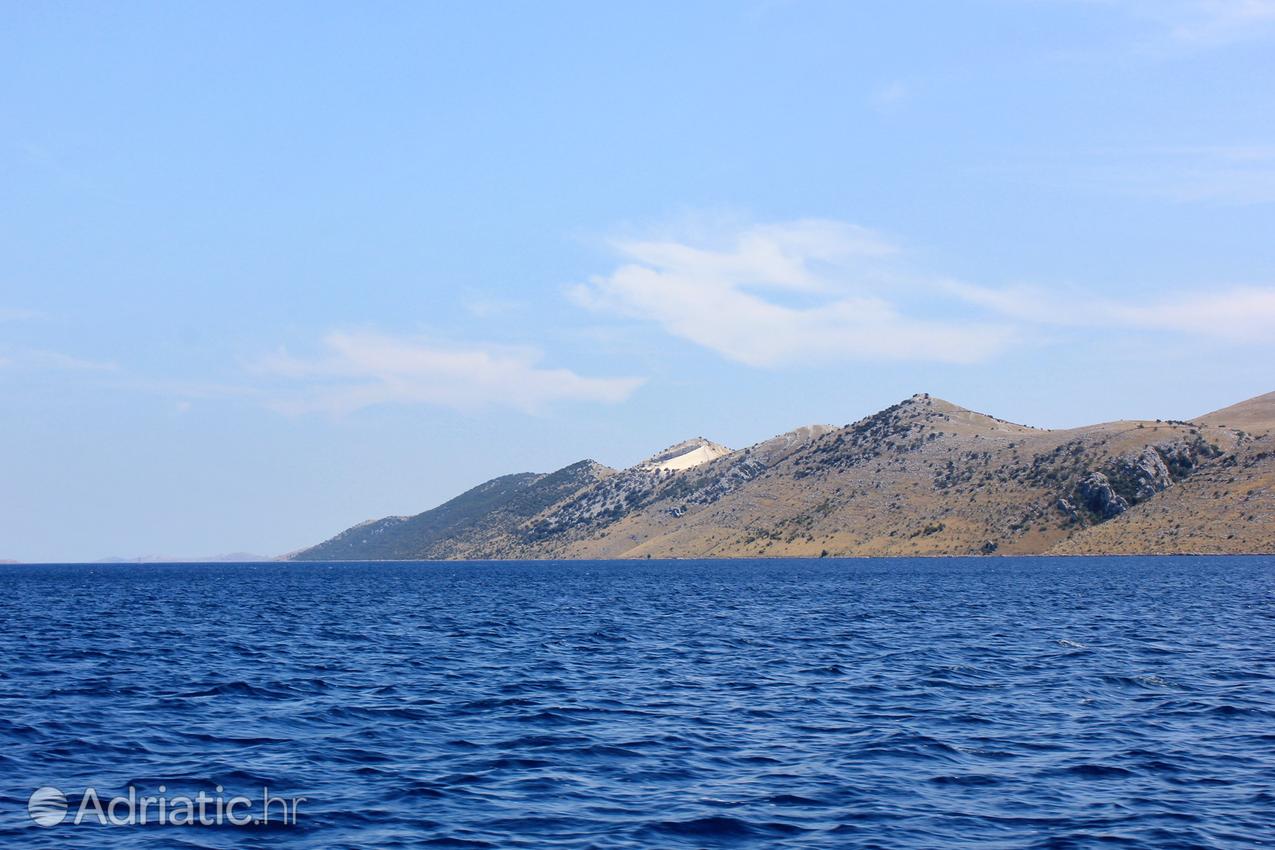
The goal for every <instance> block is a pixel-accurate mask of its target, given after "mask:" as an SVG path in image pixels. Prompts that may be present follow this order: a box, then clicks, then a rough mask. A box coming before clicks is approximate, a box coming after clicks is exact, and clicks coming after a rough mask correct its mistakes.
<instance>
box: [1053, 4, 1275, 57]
mask: <svg viewBox="0 0 1275 850" xmlns="http://www.w3.org/2000/svg"><path fill="white" fill-rule="evenodd" d="M1066 2H1071V3H1077V2H1079V3H1083V4H1085V5H1088V6H1107V7H1110V8H1113V9H1120V10H1124V11H1125V12H1128V13H1129V14H1131V15H1134V16H1136V17H1138V18H1141V19H1142V20H1144V21H1146V22H1147V23H1148V24H1150V25H1151V26H1153V27H1154V28H1155V29H1156V32H1157V38H1158V39H1159V40H1160V41H1161V42H1162V43H1163V44H1164V45H1166V46H1177V47H1182V48H1190V49H1203V48H1214V47H1221V46H1225V45H1228V44H1234V43H1236V42H1242V41H1249V40H1254V39H1260V38H1266V37H1270V36H1272V35H1275V0H1066Z"/></svg>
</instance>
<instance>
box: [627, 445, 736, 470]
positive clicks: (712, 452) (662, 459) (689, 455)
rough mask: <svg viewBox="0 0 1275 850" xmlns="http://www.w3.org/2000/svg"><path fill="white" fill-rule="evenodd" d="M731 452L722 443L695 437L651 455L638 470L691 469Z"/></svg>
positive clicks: (639, 465)
mask: <svg viewBox="0 0 1275 850" xmlns="http://www.w3.org/2000/svg"><path fill="white" fill-rule="evenodd" d="M731 451H733V450H732V449H729V448H727V447H726V446H723V445H721V444H720V443H714V442H713V441H712V440H706V439H704V438H703V437H693V438H692V439H689V440H683V441H682V442H680V443H677V444H675V445H672V446H669V447H668V448H667V449H665V450H664V451H662V452H657V453H656V454H654V455H651V456H650V457H649V458H647V459H646V460H644V461H642V462H641V463H640V464H638V468H639V469H646V470H656V471H660V472H662V471H664V470H680V469H691V468H692V467H696V466H699V465H700V464H704V463H708V462H709V461H711V460H716V459H717V458H719V457H721V456H723V455H728V454H730V453H731Z"/></svg>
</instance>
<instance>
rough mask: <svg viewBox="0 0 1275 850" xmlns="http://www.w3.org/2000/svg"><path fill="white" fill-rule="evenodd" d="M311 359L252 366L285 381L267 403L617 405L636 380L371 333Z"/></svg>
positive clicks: (338, 341)
mask: <svg viewBox="0 0 1275 850" xmlns="http://www.w3.org/2000/svg"><path fill="white" fill-rule="evenodd" d="M323 347H324V350H325V353H324V354H323V355H321V356H318V357H313V358H300V357H295V356H293V355H291V354H288V353H286V352H280V353H277V354H275V355H272V356H270V357H266V358H263V359H262V360H260V361H258V362H256V363H255V364H253V370H254V371H255V372H257V373H258V374H260V375H263V376H266V377H272V378H276V379H281V380H283V381H284V382H285V388H284V391H283V392H282V394H280V395H279V396H278V397H276V398H275V400H274V401H273V402H271V406H272V407H274V408H276V409H278V410H280V411H283V412H287V413H308V412H323V413H333V414H344V413H351V412H353V411H356V410H360V409H363V408H367V407H372V406H375V405H383V404H426V405H435V406H440V407H447V408H453V409H459V410H475V409H479V408H485V407H509V408H513V409H516V410H520V411H524V412H536V411H539V410H542V409H543V408H545V407H546V406H548V405H551V404H553V403H555V402H571V401H577V402H601V403H611V404H614V403H618V402H621V401H624V400H625V399H627V398H628V397H629V396H630V395H631V394H632V393H633V391H634V390H636V389H637V388H638V386H640V385H641V384H642V382H643V381H642V379H641V378H589V377H584V376H581V375H578V374H576V373H575V372H572V371H571V370H569V369H560V368H559V369H553V368H545V367H542V366H540V365H538V364H539V361H540V359H541V355H540V354H539V353H538V352H536V351H534V350H528V349H517V348H506V347H497V346H486V347H478V346H449V345H442V344H438V343H431V342H427V341H424V340H418V339H412V338H405V337H398V336H391V335H387V334H382V333H375V332H370V331H362V332H334V333H330V334H328V335H327V336H326V337H325V338H324V340H323Z"/></svg>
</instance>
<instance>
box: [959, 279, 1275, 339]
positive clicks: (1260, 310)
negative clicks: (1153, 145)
mask: <svg viewBox="0 0 1275 850" xmlns="http://www.w3.org/2000/svg"><path fill="white" fill-rule="evenodd" d="M945 286H946V288H947V289H948V290H949V291H950V292H952V293H953V294H954V295H957V296H958V297H960V298H964V299H966V300H967V301H969V302H970V303H972V304H977V305H979V306H981V307H984V308H986V309H988V310H991V311H992V312H995V313H998V314H1000V315H1002V316H1005V317H1006V318H1010V319H1015V320H1018V321H1021V322H1025V323H1031V324H1038V325H1053V326H1060V327H1078V328H1123V329H1127V330H1144V331H1165V332H1174V333H1184V334H1191V335H1195V336H1206V337H1213V338H1218V339H1223V340H1227V341H1231V342H1237V343H1275V335H1272V333H1271V328H1275V287H1258V286H1248V287H1229V288H1223V289H1217V290H1212V291H1209V292H1184V293H1169V294H1167V295H1162V296H1160V297H1158V298H1154V299H1152V298H1148V299H1144V300H1139V301H1128V300H1124V301H1122V300H1117V299H1110V298H1099V297H1094V296H1092V295H1090V294H1088V293H1084V292H1072V293H1057V292H1050V291H1047V290H1043V289H1040V288H1034V287H1016V288H1008V289H992V288H987V287H980V286H974V285H971V284H965V283H958V282H954V281H949V282H948V283H946V284H945Z"/></svg>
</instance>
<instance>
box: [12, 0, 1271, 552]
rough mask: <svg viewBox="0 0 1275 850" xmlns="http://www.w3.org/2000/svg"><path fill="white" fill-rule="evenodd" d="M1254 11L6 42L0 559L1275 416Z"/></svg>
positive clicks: (64, 11)
mask: <svg viewBox="0 0 1275 850" xmlns="http://www.w3.org/2000/svg"><path fill="white" fill-rule="evenodd" d="M1272 80H1275V0H986V2H981V1H980V0H968V1H967V2H906V1H905V2H890V3H876V4H869V3H843V2H819V1H818V0H791V2H785V0H739V2H711V0H702V2H700V1H699V0H697V2H691V3H687V2H680V1H679V2H669V3H660V2H644V3H628V4H622V3H588V2H578V3H558V2H539V3H478V2H465V3H459V2H458V3H441V2H440V3H391V2H385V3H377V4H357V3H347V4H336V3H315V2H306V3H286V2H278V3H268V4H259V3H240V4H235V3H230V2H226V3H142V2H136V3H125V4H121V3H77V2H71V3H57V4H52V3H23V2H16V0H2V1H0V103H2V104H4V107H3V109H0V558H9V559H20V560H37V561H60V560H93V559H98V558H103V557H109V556H139V555H145V554H165V555H173V556H184V557H197V556H207V555H212V554H217V553H225V552H233V551H248V552H253V553H257V554H261V555H277V554H280V553H283V552H287V551H290V550H293V549H297V548H300V547H303V546H306V545H310V544H313V543H315V542H318V541H319V540H322V539H324V538H326V537H328V536H330V535H332V534H334V533H336V532H337V531H340V530H341V529H343V528H345V527H347V526H349V525H351V524H353V523H355V522H358V521H361V520H363V519H367V518H371V517H379V516H383V515H388V514H412V513H417V512H419V511H422V510H425V509H427V508H429V507H432V506H434V505H436V504H439V503H440V502H442V501H444V500H446V499H447V498H450V497H451V496H453V495H455V494H457V493H459V492H461V491H462V490H464V489H467V488H468V487H470V486H473V485H475V484H478V483H480V482H482V481H484V480H486V479H489V478H491V477H494V476H496V475H501V474H505V473H510V472H516V471H524V470H531V471H549V470H552V469H556V468H559V467H561V466H564V465H566V464H568V463H571V462H574V461H576V460H579V459H582V458H586V457H588V458H594V459H596V460H598V461H601V462H603V463H606V464H609V465H612V466H627V465H630V464H633V463H635V462H637V461H639V460H641V459H642V458H644V457H646V456H648V455H650V454H652V453H654V452H655V451H657V450H659V449H661V448H663V447H665V446H668V445H670V444H672V443H675V442H678V441H680V440H683V439H686V438H689V437H693V436H704V437H707V438H709V439H713V440H716V441H718V442H722V443H725V444H727V445H730V446H733V447H743V446H746V445H749V444H751V443H754V442H757V441H759V440H762V439H765V438H767V437H769V436H772V435H774V434H777V433H780V432H783V431H787V430H789V429H791V428H794V427H797V426H799V425H803V424H808V423H815V422H823V423H830V424H846V423H848V422H852V421H854V420H857V419H859V418H860V417H862V416H864V415H867V414H870V413H872V412H874V411H876V410H879V409H881V408H883V407H885V406H888V405H890V404H892V403H894V402H897V401H899V400H901V399H903V398H906V397H908V396H910V395H912V394H913V393H917V392H929V393H932V394H934V395H937V396H939V397H941V398H945V399H948V400H949V401H953V402H956V403H958V404H962V405H964V406H966V407H970V408H973V409H976V410H980V411H985V412H988V413H992V414H994V415H997V416H1000V417H1002V418H1006V419H1010V420H1014V421H1018V422H1023V423H1027V424H1032V425H1039V426H1047V427H1071V426H1076V425H1080V424H1085V423H1089V422H1096V421H1106V420H1112V419H1119V418H1157V417H1163V418H1188V417H1191V416H1195V415H1198V414H1200V413H1203V412H1206V411H1209V410H1212V409H1216V408H1218V407H1222V406H1225V405H1227V404H1230V403H1233V402H1236V401H1239V400H1241V399H1244V398H1248V397H1251V396H1253V395H1257V394H1260V393H1264V392H1268V391H1271V390H1275V356H1273V355H1275V238H1273V235H1275V85H1272V82H1271V81H1272Z"/></svg>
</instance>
